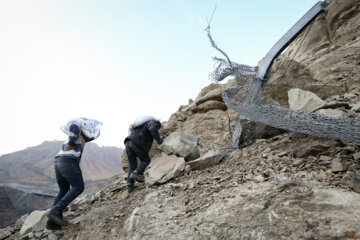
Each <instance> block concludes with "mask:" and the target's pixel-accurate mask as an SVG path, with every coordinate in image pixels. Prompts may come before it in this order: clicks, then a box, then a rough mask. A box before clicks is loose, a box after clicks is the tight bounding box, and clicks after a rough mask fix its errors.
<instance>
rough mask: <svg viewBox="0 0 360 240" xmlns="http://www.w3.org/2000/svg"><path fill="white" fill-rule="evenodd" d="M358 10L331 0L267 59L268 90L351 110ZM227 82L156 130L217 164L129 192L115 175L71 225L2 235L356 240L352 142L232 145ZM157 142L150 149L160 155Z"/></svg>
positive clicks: (78, 207) (72, 213)
mask: <svg viewBox="0 0 360 240" xmlns="http://www.w3.org/2000/svg"><path fill="white" fill-rule="evenodd" d="M359 8H360V2H359V1H358V0H333V1H332V2H331V4H330V5H329V6H328V7H327V9H326V12H325V13H324V14H322V15H321V16H319V17H318V18H317V19H316V21H315V22H314V24H312V26H311V27H310V26H309V27H310V31H309V33H308V34H305V33H306V30H305V33H304V34H302V35H301V36H299V38H298V39H297V40H296V41H295V42H294V43H293V44H292V45H291V46H290V47H289V48H288V49H287V51H286V52H285V53H284V54H283V55H282V56H281V57H279V59H278V60H277V61H276V62H275V64H274V66H273V68H272V75H271V78H270V80H269V84H268V85H267V89H266V93H267V94H268V96H271V97H272V98H273V99H275V100H276V101H278V102H279V104H280V105H282V106H288V105H289V104H288V99H287V98H288V97H287V96H288V95H287V93H288V90H289V89H291V88H293V87H298V88H301V89H303V90H310V91H312V92H314V93H316V94H317V95H318V96H320V97H321V98H323V99H324V100H325V101H326V103H327V105H326V106H327V108H328V109H334V110H339V111H342V112H344V113H346V114H347V115H346V116H347V117H359V113H360V104H359V101H360V93H359V90H358V89H359V73H360V67H359V58H358V57H359V56H360V49H359V47H357V46H358V44H359V43H360V38H359V26H360V11H359ZM305 35H306V38H305V39H306V41H302V37H303V36H305ZM301 42H303V44H301V46H300V43H301ZM322 42H326V44H322ZM296 49H299V50H298V51H297V54H296V56H295V57H294V54H295V52H296ZM346 49H347V50H346ZM293 57H294V59H293V60H292V58H293ZM289 62H291V64H290V65H289V66H290V67H287V64H288V63H289ZM286 69H287V71H286V72H285V71H284V70H286ZM284 72H285V75H284V76H285V77H282V75H283V74H284ZM340 77H341V78H340ZM231 84H232V83H231V82H229V83H227V84H224V85H221V84H211V85H210V86H208V87H206V88H204V89H203V90H202V91H201V93H200V94H199V95H198V96H197V98H196V99H195V100H194V101H192V100H191V101H189V104H188V105H186V106H181V107H180V108H179V110H178V111H177V112H176V113H174V114H173V115H172V116H171V117H170V119H169V121H167V122H166V123H164V124H163V128H162V130H161V131H162V132H161V134H162V135H163V136H168V135H169V134H170V133H172V132H174V131H183V132H186V133H191V134H193V135H195V136H196V137H198V139H199V142H198V147H199V150H200V153H201V155H202V156H203V155H204V153H206V152H207V151H208V150H209V149H213V148H216V147H217V148H218V149H221V151H222V153H223V154H224V155H225V157H224V158H223V159H222V160H221V161H220V163H219V164H217V165H215V166H212V167H211V166H209V167H208V168H205V169H202V170H194V169H193V170H191V167H187V168H185V171H183V172H182V173H181V174H180V175H178V176H177V177H175V178H173V179H171V180H170V181H168V182H167V183H165V184H161V185H158V186H156V185H155V186H145V185H144V184H137V189H136V190H135V191H134V192H133V193H131V194H128V193H127V192H126V182H125V180H124V178H123V176H118V177H116V178H114V180H113V183H112V184H110V185H109V186H108V187H107V188H105V189H103V190H102V191H100V192H98V193H97V194H94V195H89V196H87V197H86V198H84V199H79V200H77V201H76V202H75V203H74V204H72V205H71V206H70V207H69V209H68V211H67V212H66V213H65V216H66V217H67V218H69V219H71V222H72V223H73V225H71V226H68V227H65V228H63V230H61V231H55V232H51V231H35V232H32V233H30V234H28V235H25V236H21V235H20V233H19V229H20V228H21V225H22V222H23V221H24V219H22V220H21V219H20V220H19V221H18V223H17V224H16V225H14V226H11V227H8V228H7V229H4V230H3V231H1V233H0V234H1V235H0V236H3V238H4V239H19V238H21V237H25V238H34V239H35V238H38V239H40V238H42V239H217V240H220V239H334V240H335V239H360V225H359V224H358V223H359V220H360V218H359V216H360V215H359V213H360V212H359V209H360V208H359V207H360V204H359V203H360V195H359V192H360V177H359V176H360V144H359V143H349V142H343V141H339V140H334V139H324V138H317V137H311V136H307V135H301V134H295V133H282V134H280V135H277V136H273V137H270V136H267V137H266V138H265V137H264V135H262V134H259V135H258V136H257V137H256V138H257V140H255V142H254V143H253V144H252V145H251V146H246V147H243V148H241V149H236V150H234V149H231V148H230V147H229V142H230V135H231V133H230V132H229V129H231V128H232V127H233V125H234V123H235V119H236V114H235V113H234V112H232V111H231V110H228V109H227V108H226V107H225V106H224V104H223V102H222V100H221V91H222V90H223V89H225V88H227V87H228V86H230V85H231ZM357 106H359V107H357ZM229 126H230V127H229ZM156 147H157V145H156V144H154V146H153V149H152V153H151V155H152V156H155V155H157V154H158V153H160V150H159V149H157V148H156ZM153 160H155V159H153ZM187 164H189V162H188V163H187ZM0 239H1V237H0Z"/></svg>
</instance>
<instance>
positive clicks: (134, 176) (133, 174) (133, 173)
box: [130, 171, 145, 183]
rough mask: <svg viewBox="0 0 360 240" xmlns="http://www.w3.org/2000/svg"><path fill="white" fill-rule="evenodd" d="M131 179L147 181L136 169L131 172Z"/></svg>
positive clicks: (141, 181)
mask: <svg viewBox="0 0 360 240" xmlns="http://www.w3.org/2000/svg"><path fill="white" fill-rule="evenodd" d="M130 179H131V180H135V181H138V182H140V183H143V182H144V181H145V179H144V176H143V175H140V174H138V173H137V172H135V171H134V172H132V173H131V174H130Z"/></svg>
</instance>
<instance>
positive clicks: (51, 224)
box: [45, 219, 61, 230]
mask: <svg viewBox="0 0 360 240" xmlns="http://www.w3.org/2000/svg"><path fill="white" fill-rule="evenodd" d="M45 227H46V228H47V229H49V230H61V226H60V225H58V224H56V223H55V222H54V221H53V220H51V219H49V220H47V222H46V226H45Z"/></svg>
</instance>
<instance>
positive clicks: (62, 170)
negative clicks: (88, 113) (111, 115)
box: [46, 118, 101, 230]
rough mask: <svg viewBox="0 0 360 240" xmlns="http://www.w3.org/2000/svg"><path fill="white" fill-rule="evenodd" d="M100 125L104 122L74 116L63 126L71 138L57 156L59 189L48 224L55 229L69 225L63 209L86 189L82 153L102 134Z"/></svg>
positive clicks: (56, 170) (62, 128) (47, 226)
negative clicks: (82, 168) (87, 145)
mask: <svg viewBox="0 0 360 240" xmlns="http://www.w3.org/2000/svg"><path fill="white" fill-rule="evenodd" d="M100 128H101V122H99V121H96V120H93V119H87V118H74V119H71V120H70V121H68V122H67V123H65V124H64V125H63V126H62V127H61V130H62V131H63V132H64V133H65V134H67V135H68V136H69V138H68V140H67V141H65V142H64V144H63V145H62V147H61V150H60V152H59V153H58V154H57V155H56V156H55V175H56V181H57V184H58V186H59V193H58V194H57V196H56V197H55V199H54V203H53V206H52V208H51V210H50V212H49V213H48V217H49V220H48V222H47V223H46V228H48V229H53V230H56V229H61V226H66V225H68V222H67V221H66V220H65V219H64V218H63V210H64V209H65V208H66V207H67V206H68V205H69V204H70V203H71V202H72V201H73V200H74V199H75V198H76V197H77V196H79V195H80V194H81V193H82V192H83V191H84V187H85V186H84V180H83V176H82V173H81V169H80V159H81V155H82V152H83V150H84V146H85V143H87V142H90V141H92V140H94V139H96V138H97V137H99V135H100Z"/></svg>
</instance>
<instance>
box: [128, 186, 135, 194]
mask: <svg viewBox="0 0 360 240" xmlns="http://www.w3.org/2000/svg"><path fill="white" fill-rule="evenodd" d="M134 189H135V186H134V184H128V185H127V191H128V193H131V192H132V191H134Z"/></svg>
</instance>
